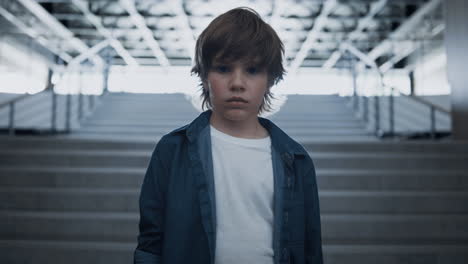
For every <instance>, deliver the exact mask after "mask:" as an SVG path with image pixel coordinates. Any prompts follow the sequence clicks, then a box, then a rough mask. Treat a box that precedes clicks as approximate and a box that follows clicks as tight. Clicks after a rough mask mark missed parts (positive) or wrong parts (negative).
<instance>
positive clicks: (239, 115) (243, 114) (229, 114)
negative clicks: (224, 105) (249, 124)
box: [221, 108, 257, 121]
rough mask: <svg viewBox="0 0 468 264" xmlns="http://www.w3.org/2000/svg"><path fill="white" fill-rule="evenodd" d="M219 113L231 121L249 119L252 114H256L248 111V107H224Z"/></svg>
mask: <svg viewBox="0 0 468 264" xmlns="http://www.w3.org/2000/svg"><path fill="white" fill-rule="evenodd" d="M221 115H222V116H223V117H224V118H225V119H228V120H231V121H243V120H247V119H250V118H252V117H254V116H257V114H256V113H255V112H251V111H249V109H245V108H231V109H225V110H224V111H223V113H222V114H221Z"/></svg>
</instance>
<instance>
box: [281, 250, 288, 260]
mask: <svg viewBox="0 0 468 264" xmlns="http://www.w3.org/2000/svg"><path fill="white" fill-rule="evenodd" d="M282 255H283V259H284V260H287V259H289V256H288V249H287V248H283V254H282Z"/></svg>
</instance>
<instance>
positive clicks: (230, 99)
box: [226, 97, 247, 103]
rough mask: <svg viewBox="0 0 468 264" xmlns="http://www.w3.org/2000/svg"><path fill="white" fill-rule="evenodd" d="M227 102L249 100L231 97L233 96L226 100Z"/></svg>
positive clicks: (245, 101) (244, 101)
mask: <svg viewBox="0 0 468 264" xmlns="http://www.w3.org/2000/svg"><path fill="white" fill-rule="evenodd" d="M226 102H228V103H230V102H241V103H247V100H245V99H244V98H242V97H231V98H229V99H228V100H226Z"/></svg>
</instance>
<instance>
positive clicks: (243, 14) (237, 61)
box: [134, 8, 322, 264]
mask: <svg viewBox="0 0 468 264" xmlns="http://www.w3.org/2000/svg"><path fill="white" fill-rule="evenodd" d="M283 54H284V49H283V44H282V42H281V40H280V39H279V38H278V36H277V35H276V33H275V32H274V30H273V29H272V28H271V27H270V26H269V25H268V24H266V23H265V22H263V21H262V19H261V18H260V17H259V15H258V14H257V13H256V12H255V11H253V10H252V9H248V8H236V9H233V10H230V11H228V12H226V13H224V14H222V15H220V16H219V17H217V18H216V19H214V20H213V21H212V22H211V23H210V25H209V26H208V27H207V28H206V29H205V30H204V31H203V32H202V34H201V35H200V37H199V38H198V40H197V44H196V54H195V56H196V58H195V66H194V67H193V69H192V72H194V73H196V74H197V75H198V76H199V77H200V79H201V86H202V97H203V106H204V107H205V106H207V107H208V108H209V110H207V111H205V112H203V113H202V114H200V116H199V117H197V118H196V119H195V120H194V121H192V123H190V124H189V125H186V126H184V127H181V128H179V129H176V130H174V131H172V132H170V133H169V134H167V135H165V136H164V137H163V138H161V140H160V141H159V142H158V144H157V146H156V148H155V150H154V152H153V155H152V157H151V161H150V164H149V167H148V170H147V173H146V175H145V179H144V181H143V186H142V189H141V196H140V224H139V228H140V234H139V237H138V246H137V248H136V250H135V255H134V258H135V259H134V260H135V263H164V264H179V263H180V264H182V263H184V264H186V263H191V264H196V263H203V264H208V263H215V264H230V263H236V264H237V263H255V264H263V263H265V264H266V263H268V264H272V263H310V264H312V263H313V264H321V263H322V245H321V229H320V210H319V200H318V194H317V184H316V178H315V169H314V165H313V162H312V160H311V158H310V157H309V155H308V154H307V152H306V151H305V150H304V148H303V147H302V146H301V145H300V144H298V143H296V142H295V141H294V140H292V139H291V138H290V137H289V136H287V135H286V134H285V133H284V132H283V131H282V130H280V129H279V128H278V127H277V126H275V125H274V124H273V123H272V122H271V121H269V120H267V119H264V118H260V117H258V114H259V113H261V112H262V111H267V110H268V109H269V107H270V105H269V104H270V98H271V93H270V88H271V86H272V85H273V84H275V83H277V82H278V81H279V80H281V79H282V75H283V73H284V69H283V66H282V56H283Z"/></svg>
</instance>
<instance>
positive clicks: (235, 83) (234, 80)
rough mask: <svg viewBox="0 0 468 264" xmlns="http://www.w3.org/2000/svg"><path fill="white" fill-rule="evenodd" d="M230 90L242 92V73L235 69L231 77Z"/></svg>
mask: <svg viewBox="0 0 468 264" xmlns="http://www.w3.org/2000/svg"><path fill="white" fill-rule="evenodd" d="M231 89H235V90H238V89H241V90H244V89H245V87H244V73H243V72H242V70H240V69H235V70H234V71H233V72H232V76H231Z"/></svg>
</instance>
